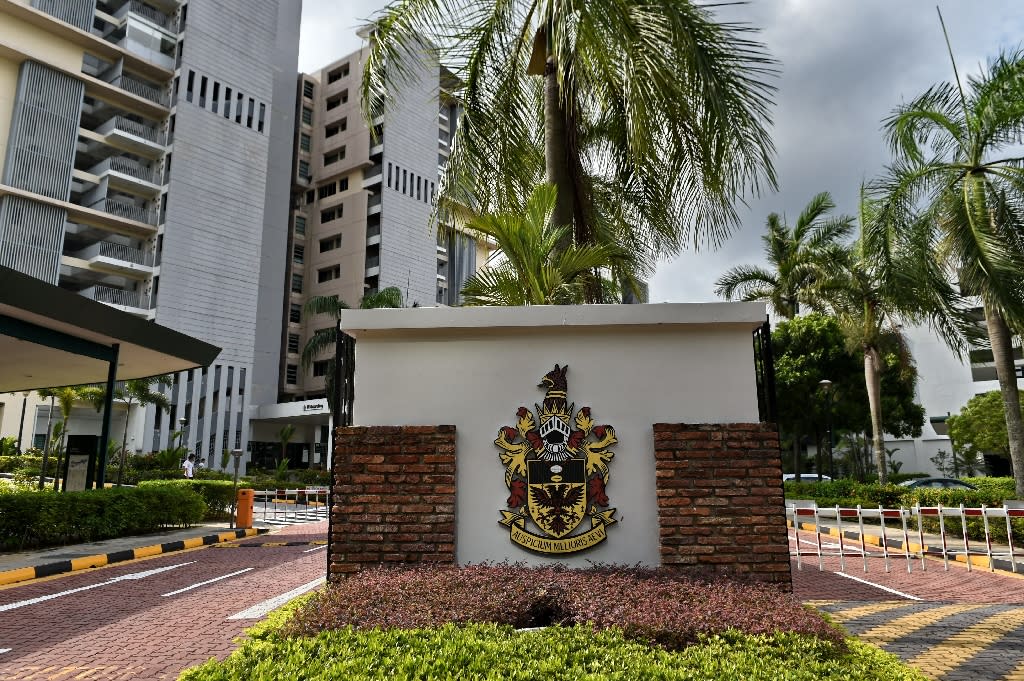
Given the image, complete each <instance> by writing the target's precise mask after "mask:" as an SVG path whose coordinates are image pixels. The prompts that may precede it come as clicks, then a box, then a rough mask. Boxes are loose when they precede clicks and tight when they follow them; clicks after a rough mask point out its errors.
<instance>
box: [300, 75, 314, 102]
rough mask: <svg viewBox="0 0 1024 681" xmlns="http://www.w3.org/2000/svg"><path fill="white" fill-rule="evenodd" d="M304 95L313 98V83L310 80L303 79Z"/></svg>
mask: <svg viewBox="0 0 1024 681" xmlns="http://www.w3.org/2000/svg"><path fill="white" fill-rule="evenodd" d="M302 96H303V97H309V98H310V99H312V98H313V83H311V82H310V81H308V80H304V81H302Z"/></svg>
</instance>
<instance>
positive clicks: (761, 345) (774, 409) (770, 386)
mask: <svg viewBox="0 0 1024 681" xmlns="http://www.w3.org/2000/svg"><path fill="white" fill-rule="evenodd" d="M754 373H755V375H756V377H757V415H758V418H759V419H760V420H761V421H766V422H768V423H778V422H779V411H778V402H777V400H776V395H775V355H774V354H773V353H772V326H771V324H770V323H769V322H768V320H767V319H765V321H764V323H763V324H761V326H759V327H757V328H756V329H754Z"/></svg>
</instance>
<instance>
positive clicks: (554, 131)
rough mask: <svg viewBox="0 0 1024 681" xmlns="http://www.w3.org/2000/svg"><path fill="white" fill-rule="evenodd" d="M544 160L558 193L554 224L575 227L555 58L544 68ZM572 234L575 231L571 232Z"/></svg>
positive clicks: (563, 109)
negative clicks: (573, 224) (573, 225)
mask: <svg viewBox="0 0 1024 681" xmlns="http://www.w3.org/2000/svg"><path fill="white" fill-rule="evenodd" d="M544 161H545V165H546V168H547V178H548V182H549V183H551V184H552V185H554V187H555V189H556V191H557V192H558V195H557V198H556V199H555V210H554V212H552V214H551V222H552V224H554V225H559V226H561V225H568V226H570V227H571V226H572V216H573V210H572V178H571V176H570V175H569V148H568V139H567V135H566V128H565V107H564V106H563V102H562V96H561V90H560V88H559V85H558V67H557V65H556V64H555V60H554V57H550V56H549V57H548V61H547V65H546V67H545V69H544ZM569 233H570V235H571V234H572V231H571V230H570V232H569Z"/></svg>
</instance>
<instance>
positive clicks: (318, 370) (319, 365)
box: [313, 359, 331, 378]
mask: <svg viewBox="0 0 1024 681" xmlns="http://www.w3.org/2000/svg"><path fill="white" fill-rule="evenodd" d="M330 363H331V362H330V360H327V359H322V360H317V361H316V362H313V377H314V378H316V377H318V376H326V375H327V367H328V365H329V364H330Z"/></svg>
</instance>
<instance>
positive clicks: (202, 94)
mask: <svg viewBox="0 0 1024 681" xmlns="http://www.w3.org/2000/svg"><path fill="white" fill-rule="evenodd" d="M199 106H200V107H202V108H204V109H205V108H206V76H203V77H202V78H200V79H199Z"/></svg>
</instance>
